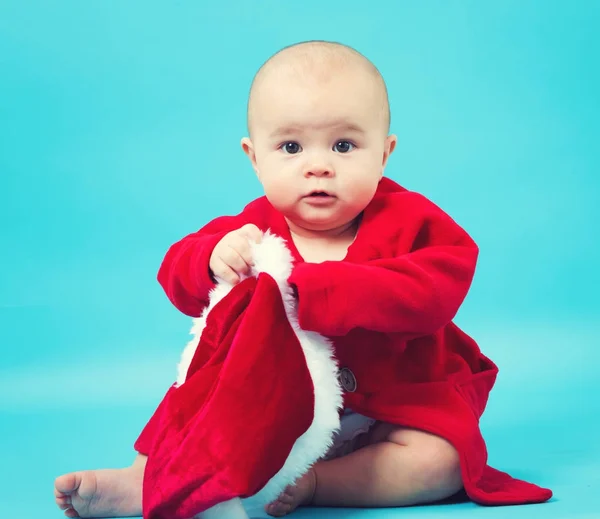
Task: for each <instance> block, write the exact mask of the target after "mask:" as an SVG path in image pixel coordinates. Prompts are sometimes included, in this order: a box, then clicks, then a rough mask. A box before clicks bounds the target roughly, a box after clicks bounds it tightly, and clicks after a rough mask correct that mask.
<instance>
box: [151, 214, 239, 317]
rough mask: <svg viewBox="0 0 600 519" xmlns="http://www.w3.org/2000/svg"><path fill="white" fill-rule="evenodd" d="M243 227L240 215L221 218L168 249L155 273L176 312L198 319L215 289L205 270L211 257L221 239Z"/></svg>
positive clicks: (207, 271)
mask: <svg viewBox="0 0 600 519" xmlns="http://www.w3.org/2000/svg"><path fill="white" fill-rule="evenodd" d="M246 223H247V222H246V218H245V217H243V216H242V215H237V216H222V217H220V218H217V219H215V220H213V221H212V222H210V223H209V224H207V225H206V226H204V227H203V228H202V229H200V230H199V231H197V232H195V233H193V234H189V235H188V236H186V237H185V238H183V239H181V240H179V241H178V242H177V243H175V244H174V245H172V246H171V247H170V248H169V250H168V252H167V254H166V256H165V258H164V260H163V262H162V264H161V266H160V269H159V271H158V282H159V283H160V285H161V286H162V288H163V290H164V291H165V293H166V295H167V297H168V298H169V300H170V301H171V303H173V305H174V306H175V307H176V308H177V309H178V310H179V311H180V312H183V313H184V314H186V315H189V316H191V317H198V316H200V314H201V313H202V311H203V310H204V308H205V307H206V305H207V304H208V295H209V292H210V290H212V289H213V288H214V287H215V280H214V279H213V277H212V276H211V272H210V267H209V263H210V257H211V254H212V252H213V250H214V248H215V247H216V246H217V244H218V243H219V242H220V241H221V240H222V239H223V238H224V237H225V235H227V234H228V233H229V232H231V231H233V230H235V229H238V228H240V227H242V226H243V225H244V224H246Z"/></svg>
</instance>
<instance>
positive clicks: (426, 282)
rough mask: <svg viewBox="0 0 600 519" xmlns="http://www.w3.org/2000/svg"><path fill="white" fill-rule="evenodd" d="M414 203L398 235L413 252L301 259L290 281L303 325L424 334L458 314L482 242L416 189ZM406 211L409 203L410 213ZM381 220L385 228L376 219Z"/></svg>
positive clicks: (338, 332)
mask: <svg viewBox="0 0 600 519" xmlns="http://www.w3.org/2000/svg"><path fill="white" fill-rule="evenodd" d="M410 203H411V204H412V205H414V207H411V208H410V210H409V211H410V214H412V215H413V216H411V218H412V220H413V221H412V222H408V223H405V222H402V225H401V226H400V225H397V227H398V228H400V227H401V228H400V229H399V230H398V231H397V235H395V236H394V239H395V240H397V242H398V243H399V245H398V248H402V249H404V250H405V251H408V252H405V253H402V252H396V253H395V254H391V256H393V257H389V258H381V259H376V260H372V261H368V262H366V263H349V262H334V261H329V262H324V263H320V264H314V263H300V264H298V265H297V266H296V267H295V268H294V271H293V272H292V275H291V277H290V280H289V281H290V283H291V284H292V285H294V286H295V288H296V290H297V294H298V313H299V315H298V317H299V324H300V326H301V327H302V328H303V329H305V330H310V331H314V332H318V333H321V334H323V335H326V336H342V335H346V334H347V333H348V332H349V331H350V330H352V329H354V328H363V329H367V330H372V331H376V332H383V333H402V334H407V335H410V336H423V335H428V334H431V333H434V332H436V331H437V330H439V329H440V328H441V327H443V326H444V325H446V324H448V323H449V322H450V321H451V320H452V319H453V318H454V316H455V315H456V313H457V312H458V309H459V307H460V305H461V304H462V302H463V300H464V298H465V297H466V295H467V292H468V290H469V287H470V285H471V281H472V279H473V275H474V273H475V265H476V262H477V256H478V248H477V245H476V244H475V242H474V241H473V240H472V239H471V238H470V237H469V236H468V235H467V233H466V232H465V231H464V230H462V229H461V228H460V227H459V226H458V225H457V224H456V223H455V222H454V221H453V220H452V219H451V218H450V217H449V216H448V215H446V214H445V213H444V212H443V211H442V210H441V209H439V208H437V206H435V205H434V204H432V203H431V202H428V201H427V200H426V199H425V198H423V197H412V198H411V199H410ZM406 212H407V209H406V207H404V208H403V210H402V213H403V214H402V217H403V219H404V218H405V215H406ZM396 216H398V215H396ZM388 217H389V215H387V216H386V218H388ZM393 220H396V221H397V218H392V219H391V220H389V219H386V220H385V223H382V224H381V225H383V226H389V225H390V224H389V223H388V222H390V221H393ZM382 221H383V220H379V222H380V223H381V222H382ZM375 228H377V229H376V232H381V227H380V226H378V225H377V224H373V223H371V229H375ZM359 232H360V231H359ZM407 235H410V236H411V239H410V240H411V245H409V246H408V247H407V246H405V245H406V242H405V239H406V238H405V237H406V236H407ZM403 240H404V243H403Z"/></svg>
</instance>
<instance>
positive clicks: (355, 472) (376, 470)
mask: <svg viewBox="0 0 600 519" xmlns="http://www.w3.org/2000/svg"><path fill="white" fill-rule="evenodd" d="M311 480H316V485H314V486H312V488H311ZM297 486H298V490H296V488H294V487H292V488H290V489H288V491H287V494H282V496H280V498H279V499H278V500H277V501H275V502H274V503H273V504H271V505H270V506H269V507H268V508H267V511H268V513H269V514H270V515H274V516H282V515H286V514H287V513H289V512H291V511H292V510H293V509H294V508H296V507H297V506H299V505H303V504H311V505H313V506H335V507H401V506H410V505H417V504H425V503H432V502H435V501H439V500H442V499H445V498H447V497H450V496H451V495H453V494H455V493H456V492H458V491H459V490H460V489H461V488H462V479H461V474H460V466H459V459H458V453H457V452H456V450H455V449H454V447H452V445H450V444H449V443H448V442H447V441H446V440H444V439H442V438H439V437H437V436H434V435H432V434H428V433H426V432H423V431H418V430H415V429H406V428H402V427H397V426H394V425H391V424H387V423H378V424H377V425H376V426H374V427H373V428H372V430H371V432H370V433H369V435H368V437H367V439H366V442H365V446H364V447H362V448H360V449H358V450H356V451H354V452H352V453H351V454H348V455H347V456H344V457H341V458H337V459H333V460H329V461H320V462H318V463H316V464H315V466H314V467H313V469H312V472H311V473H310V474H309V475H307V476H305V477H304V478H302V479H301V480H300V481H299V483H298V485H297ZM307 489H308V490H307ZM311 494H312V496H311ZM290 496H291V497H290ZM294 496H297V497H298V499H293V497H294ZM307 496H311V497H312V499H310V502H309V503H307V502H306V498H307ZM303 501H304V502H303Z"/></svg>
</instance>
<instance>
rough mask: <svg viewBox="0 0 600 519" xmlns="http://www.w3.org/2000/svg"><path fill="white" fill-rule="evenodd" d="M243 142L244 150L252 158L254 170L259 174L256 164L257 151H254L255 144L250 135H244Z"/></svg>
mask: <svg viewBox="0 0 600 519" xmlns="http://www.w3.org/2000/svg"><path fill="white" fill-rule="evenodd" d="M241 144H242V150H244V153H245V154H246V156H247V157H248V158H249V159H250V162H251V163H252V167H253V168H254V171H256V174H257V175H258V166H257V164H256V153H255V152H254V144H252V141H251V140H250V138H249V137H244V138H243V139H242V142H241Z"/></svg>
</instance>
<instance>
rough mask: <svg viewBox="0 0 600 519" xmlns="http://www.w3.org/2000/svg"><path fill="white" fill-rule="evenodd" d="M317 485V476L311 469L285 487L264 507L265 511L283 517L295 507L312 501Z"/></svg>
mask: <svg viewBox="0 0 600 519" xmlns="http://www.w3.org/2000/svg"><path fill="white" fill-rule="evenodd" d="M316 486H317V478H316V476H315V472H314V470H313V469H310V470H309V471H308V472H307V473H306V474H304V476H302V477H301V478H300V479H299V480H298V481H297V482H296V484H295V485H290V486H289V487H287V488H286V489H285V490H284V491H283V492H282V493H281V494H280V495H279V497H278V498H277V499H276V500H275V501H273V502H272V503H270V504H268V505H267V506H266V507H265V511H266V512H267V513H268V514H269V515H271V516H273V517H283V516H284V515H288V514H290V513H292V512H293V511H294V510H295V509H296V508H298V507H299V506H303V505H309V504H310V503H312V500H313V497H314V495H315V488H316Z"/></svg>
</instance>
